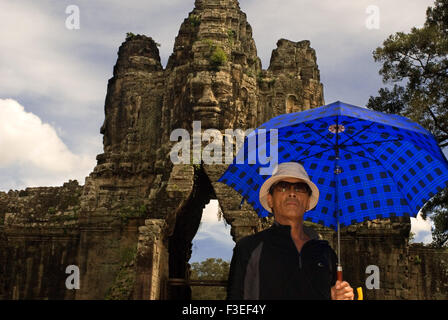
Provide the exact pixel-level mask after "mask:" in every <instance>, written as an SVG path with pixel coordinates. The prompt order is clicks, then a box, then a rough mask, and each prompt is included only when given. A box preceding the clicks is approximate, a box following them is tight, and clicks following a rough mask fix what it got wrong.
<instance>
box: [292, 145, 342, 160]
mask: <svg viewBox="0 0 448 320" xmlns="http://www.w3.org/2000/svg"><path fill="white" fill-rule="evenodd" d="M332 150H334V149H333V148H328V149H326V150H323V151H321V152H318V153H315V154H313V155H311V156H308V157H305V158H301V159H299V160H297V162H299V161H302V160H305V159H308V158H312V157H315V156H317V155H318V154H321V153H324V152H327V151H332ZM305 151H306V150H305ZM305 151H304V152H302V154H303V153H305Z"/></svg>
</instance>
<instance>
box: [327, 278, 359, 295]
mask: <svg viewBox="0 0 448 320" xmlns="http://www.w3.org/2000/svg"><path fill="white" fill-rule="evenodd" d="M354 297H355V294H354V293H353V288H352V287H350V285H349V284H348V282H346V281H342V282H341V281H336V284H335V285H334V286H333V287H331V300H353V299H354Z"/></svg>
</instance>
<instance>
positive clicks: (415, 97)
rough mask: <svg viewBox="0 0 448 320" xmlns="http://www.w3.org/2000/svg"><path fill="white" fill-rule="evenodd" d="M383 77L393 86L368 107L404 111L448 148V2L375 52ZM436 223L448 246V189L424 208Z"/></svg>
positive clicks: (439, 1) (436, 235) (437, 237)
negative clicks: (417, 26) (420, 26)
mask: <svg viewBox="0 0 448 320" xmlns="http://www.w3.org/2000/svg"><path fill="white" fill-rule="evenodd" d="M373 57H374V59H375V61H376V62H381V63H382V68H381V69H380V72H379V73H380V75H381V76H382V77H383V82H384V83H385V84H390V85H392V84H393V87H392V88H390V87H389V88H381V89H380V90H379V95H378V96H377V97H370V99H369V102H368V105H367V106H368V107H369V108H371V109H374V110H377V111H382V112H387V113H394V114H400V115H403V116H405V117H408V118H410V119H411V120H413V121H416V122H418V123H420V124H421V125H422V126H423V127H425V128H426V129H428V130H429V131H430V132H431V133H432V134H433V135H434V136H435V137H436V139H437V142H438V143H439V145H440V147H441V148H446V147H448V0H436V1H435V4H434V7H430V8H428V9H427V11H426V22H425V24H424V26H423V27H422V28H412V29H411V32H410V33H403V32H397V33H396V34H393V35H390V36H389V37H388V38H387V39H386V40H385V41H384V43H383V46H382V47H379V48H377V49H376V50H375V51H374V52H373ZM422 213H423V217H424V218H426V217H427V216H429V217H431V219H432V220H433V221H434V229H433V244H434V245H435V246H438V247H440V246H443V245H447V244H448V188H445V189H444V190H443V191H442V192H440V193H439V194H438V195H437V196H436V197H434V198H432V199H431V200H430V201H428V202H427V203H426V205H425V206H424V207H423V208H422Z"/></svg>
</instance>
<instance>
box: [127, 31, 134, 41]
mask: <svg viewBox="0 0 448 320" xmlns="http://www.w3.org/2000/svg"><path fill="white" fill-rule="evenodd" d="M134 37H135V34H133V33H132V32H127V33H126V40H131V39H132V38H134Z"/></svg>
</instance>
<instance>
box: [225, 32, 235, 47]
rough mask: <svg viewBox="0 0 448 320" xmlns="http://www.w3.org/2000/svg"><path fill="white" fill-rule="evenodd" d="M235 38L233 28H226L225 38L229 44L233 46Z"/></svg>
mask: <svg viewBox="0 0 448 320" xmlns="http://www.w3.org/2000/svg"><path fill="white" fill-rule="evenodd" d="M235 39H236V32H235V30H232V29H229V30H227V40H228V42H229V45H230V46H233V44H234V43H235Z"/></svg>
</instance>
